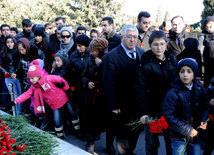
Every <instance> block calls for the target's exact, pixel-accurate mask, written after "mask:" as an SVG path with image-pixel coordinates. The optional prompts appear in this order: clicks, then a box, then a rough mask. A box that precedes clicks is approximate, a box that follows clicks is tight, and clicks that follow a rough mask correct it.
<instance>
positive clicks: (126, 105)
mask: <svg viewBox="0 0 214 155" xmlns="http://www.w3.org/2000/svg"><path fill="white" fill-rule="evenodd" d="M100 22H101V27H102V30H101V31H102V32H99V30H97V29H91V30H90V31H89V33H87V32H88V29H87V28H86V27H84V26H78V27H77V28H75V30H74V27H73V26H72V25H66V19H65V18H64V17H57V18H56V19H55V24H56V29H55V30H54V31H53V27H52V25H51V24H49V23H47V24H45V25H42V24H39V23H36V24H34V25H33V24H32V22H31V20H30V19H24V20H22V30H23V31H22V32H19V33H18V30H17V28H15V27H10V25H8V24H2V25H1V27H0V30H1V37H0V51H1V52H0V77H1V78H0V80H1V85H0V86H1V87H0V90H1V94H0V97H1V100H2V101H1V103H2V105H1V109H4V110H6V111H7V112H9V113H10V111H11V109H12V108H11V107H12V106H15V115H24V116H26V118H27V119H28V120H29V121H30V123H32V124H34V125H36V126H37V127H39V128H40V129H43V130H46V129H47V128H48V127H49V128H52V129H53V130H54V131H55V133H56V136H57V137H59V138H62V139H63V138H64V137H65V136H66V132H67V131H68V130H71V132H72V134H74V135H76V136H77V137H78V138H80V139H81V140H83V141H86V151H88V152H89V153H92V154H94V152H96V148H95V146H94V142H95V141H96V140H99V139H100V134H101V132H106V151H107V153H108V154H110V155H113V154H115V152H116V151H115V148H114V145H113V142H114V139H116V144H117V145H116V146H117V150H118V154H120V155H131V154H133V150H134V149H135V147H136V143H137V140H138V137H139V134H140V133H141V132H142V131H145V149H146V150H145V151H146V154H147V155H157V154H158V148H159V146H160V143H159V139H158V137H159V136H160V135H163V136H164V140H165V148H166V152H167V155H171V154H173V155H182V154H186V153H187V154H192V155H200V154H202V152H203V154H204V155H210V154H211V153H212V151H213V149H214V142H213V139H214V132H213V130H214V122H212V121H208V118H209V117H208V115H209V116H212V115H213V114H214V79H212V78H213V76H214V72H213V71H212V66H213V64H214V16H208V17H207V18H206V19H205V20H204V22H203V25H202V27H203V29H202V32H201V33H200V35H199V36H198V35H197V34H196V33H193V32H192V30H191V28H190V27H189V26H188V25H185V22H184V19H183V17H182V16H175V17H173V18H172V19H171V20H166V21H163V24H162V25H161V26H160V27H159V28H156V27H153V26H151V17H150V14H149V13H148V12H146V11H142V12H140V13H139V14H138V17H137V25H132V24H125V25H124V26H123V27H122V28H121V30H120V32H119V33H117V32H116V30H115V28H114V20H113V18H112V17H104V18H102V21H100ZM11 85H12V89H11ZM11 94H12V95H14V98H15V100H14V101H12V100H11V99H10V95H11ZM25 114H27V115H25ZM161 116H164V118H165V119H166V121H167V123H168V124H169V128H167V129H166V130H163V132H162V133H161V134H157V133H152V132H151V131H150V128H149V125H148V118H160V117H161ZM133 120H139V121H140V122H141V126H140V127H139V129H138V130H134V131H133V130H132V127H131V126H129V125H127V124H128V123H129V122H131V121H133ZM187 141H188V143H187ZM202 150H203V151H202Z"/></svg>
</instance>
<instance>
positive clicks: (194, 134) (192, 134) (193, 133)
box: [190, 129, 198, 138]
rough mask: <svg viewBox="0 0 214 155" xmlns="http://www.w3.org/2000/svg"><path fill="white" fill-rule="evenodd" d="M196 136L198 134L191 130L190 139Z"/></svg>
mask: <svg viewBox="0 0 214 155" xmlns="http://www.w3.org/2000/svg"><path fill="white" fill-rule="evenodd" d="M197 134H198V131H197V130H195V129H193V130H192V132H191V134H190V137H192V138H193V137H195V136H197Z"/></svg>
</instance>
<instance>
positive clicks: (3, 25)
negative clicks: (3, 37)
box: [1, 24, 10, 31]
mask: <svg viewBox="0 0 214 155" xmlns="http://www.w3.org/2000/svg"><path fill="white" fill-rule="evenodd" d="M3 27H9V29H10V25H8V24H2V25H1V31H2V28H3Z"/></svg>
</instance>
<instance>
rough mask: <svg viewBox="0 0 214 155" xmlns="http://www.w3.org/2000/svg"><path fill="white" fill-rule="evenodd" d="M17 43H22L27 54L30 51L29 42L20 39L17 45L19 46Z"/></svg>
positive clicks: (25, 39)
mask: <svg viewBox="0 0 214 155" xmlns="http://www.w3.org/2000/svg"><path fill="white" fill-rule="evenodd" d="M19 42H22V43H23V44H24V46H25V49H26V51H27V52H28V51H29V50H30V41H29V40H28V39H27V38H20V39H19V40H18V42H17V44H19Z"/></svg>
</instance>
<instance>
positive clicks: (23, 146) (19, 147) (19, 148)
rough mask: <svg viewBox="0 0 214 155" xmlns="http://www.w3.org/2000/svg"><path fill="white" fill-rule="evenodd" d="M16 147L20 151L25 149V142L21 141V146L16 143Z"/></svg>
mask: <svg viewBox="0 0 214 155" xmlns="http://www.w3.org/2000/svg"><path fill="white" fill-rule="evenodd" d="M16 149H17V150H19V151H20V152H23V151H24V150H25V143H23V144H22V145H21V146H19V145H16Z"/></svg>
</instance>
